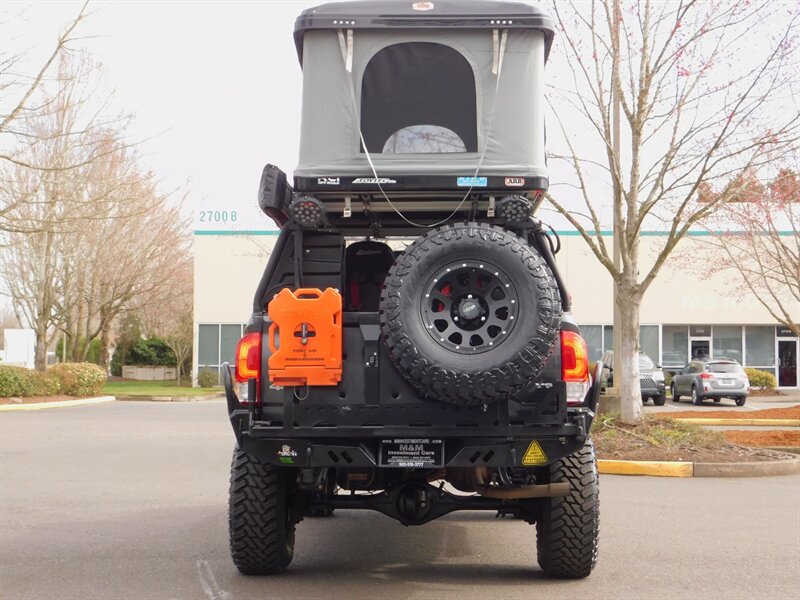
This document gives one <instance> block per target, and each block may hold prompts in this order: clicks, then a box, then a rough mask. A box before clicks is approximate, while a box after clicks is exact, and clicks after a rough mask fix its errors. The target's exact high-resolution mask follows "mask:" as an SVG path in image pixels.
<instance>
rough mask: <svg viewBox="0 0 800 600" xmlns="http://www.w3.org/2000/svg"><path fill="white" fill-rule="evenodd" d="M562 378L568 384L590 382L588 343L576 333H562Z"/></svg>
mask: <svg viewBox="0 0 800 600" xmlns="http://www.w3.org/2000/svg"><path fill="white" fill-rule="evenodd" d="M561 378H562V379H563V380H564V381H567V382H569V381H588V380H589V352H588V351H587V350H586V342H585V341H583V338H582V337H581V336H580V335H578V334H577V333H575V332H574V331H562V332H561Z"/></svg>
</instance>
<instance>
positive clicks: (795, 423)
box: [675, 417, 800, 427]
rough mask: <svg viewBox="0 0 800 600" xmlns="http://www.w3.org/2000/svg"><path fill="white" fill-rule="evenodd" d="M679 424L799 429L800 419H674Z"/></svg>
mask: <svg viewBox="0 0 800 600" xmlns="http://www.w3.org/2000/svg"><path fill="white" fill-rule="evenodd" d="M675 420H676V421H680V422H681V423H692V424H694V425H766V426H771V427H775V426H778V427H800V419H703V418H694V417H691V418H690V417H683V418H675Z"/></svg>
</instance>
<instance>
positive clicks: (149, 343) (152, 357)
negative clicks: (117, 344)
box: [123, 337, 177, 367]
mask: <svg viewBox="0 0 800 600" xmlns="http://www.w3.org/2000/svg"><path fill="white" fill-rule="evenodd" d="M123 364H125V365H142V366H152V367H158V366H164V367H174V366H175V365H176V364H177V361H176V360H175V353H174V352H173V351H172V349H171V348H170V347H169V346H168V345H167V343H166V342H165V341H164V340H162V339H161V338H157V337H151V338H148V339H146V340H136V342H135V343H134V344H133V347H132V348H131V349H130V352H129V353H128V356H127V360H126V361H125V362H124V363H123Z"/></svg>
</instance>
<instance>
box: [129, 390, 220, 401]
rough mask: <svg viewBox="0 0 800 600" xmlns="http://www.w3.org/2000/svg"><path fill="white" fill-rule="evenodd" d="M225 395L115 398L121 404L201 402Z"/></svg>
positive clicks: (217, 398)
mask: <svg viewBox="0 0 800 600" xmlns="http://www.w3.org/2000/svg"><path fill="white" fill-rule="evenodd" d="M224 397H225V394H224V393H223V392H220V393H218V394H203V395H200V396H117V400H121V401H123V402H202V401H203V400H219V399H221V398H224Z"/></svg>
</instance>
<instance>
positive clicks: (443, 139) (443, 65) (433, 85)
mask: <svg viewBox="0 0 800 600" xmlns="http://www.w3.org/2000/svg"><path fill="white" fill-rule="evenodd" d="M361 133H362V134H363V136H364V143H365V144H366V146H367V149H368V150H369V151H370V152H373V153H377V152H384V153H390V154H401V153H402V154H420V153H426V154H427V153H434V154H435V153H442V152H477V151H478V119H477V102H476V91H475V75H474V73H473V72H472V66H471V65H470V64H469V62H468V61H467V59H466V58H464V56H462V55H461V53H460V52H458V51H457V50H455V49H454V48H451V47H450V46H445V45H444V44H435V43H432V42H405V43H402V44H392V45H391V46H387V47H385V48H383V49H382V50H380V51H379V52H377V53H376V54H375V56H373V57H372V58H371V59H370V61H369V63H368V64H367V67H366V69H365V70H364V77H363V79H362V83H361ZM362 151H363V148H362Z"/></svg>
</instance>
